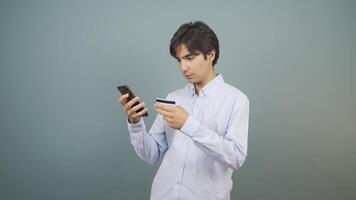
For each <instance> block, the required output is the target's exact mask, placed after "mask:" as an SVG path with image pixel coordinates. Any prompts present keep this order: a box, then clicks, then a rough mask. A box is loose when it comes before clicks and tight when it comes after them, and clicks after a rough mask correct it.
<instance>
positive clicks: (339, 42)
mask: <svg viewBox="0 0 356 200" xmlns="http://www.w3.org/2000/svg"><path fill="white" fill-rule="evenodd" d="M194 20H203V21H205V22H206V23H207V24H209V25H210V26H211V27H212V28H213V29H214V30H215V32H216V34H217V35H218V37H219V39H220V46H221V57H220V60H219V63H218V65H216V71H217V72H220V73H222V74H223V75H224V78H225V80H226V81H227V82H228V83H230V84H232V85H234V86H235V87H237V88H239V89H241V90H242V91H243V92H245V93H246V94H247V95H248V97H249V99H250V102H251V111H250V132H249V150H248V153H249V155H248V158H247V161H246V163H245V165H244V166H243V167H242V168H241V169H240V170H239V171H237V173H235V174H234V176H233V179H234V183H235V184H234V188H233V191H232V199H245V200H246V199H251V200H256V199H257V200H258V199H265V200H267V199H270V200H279V199H281V200H284V199H289V200H294V199H351V198H354V196H355V195H356V192H355V185H356V172H355V168H356V159H355V157H356V156H355V153H356V148H355V146H354V143H355V141H356V125H355V123H356V90H355V86H356V78H355V75H356V66H355V63H356V3H355V1H322V0H320V1H316V0H314V1H297V0H295V1H285V0H284V1H282V0H280V1H278V0H273V1H262V0H260V1H230V2H228V1H226V2H225V1H224V2H219V1H213V2H209V1H183V0H182V1H171V2H169V1H155V2H149V1H140V2H139V1H44V0H43V1H35V0H32V1H13V0H11V1H10V0H8V1H1V3H0V25H1V26H0V65H1V73H0V77H1V79H0V95H1V100H0V101H1V104H0V131H1V135H0V199H6V200H11V199H36V200H38V199H40V200H42V199H51V200H52V199H73V200H74V199H103V200H106V199H148V196H149V193H150V187H151V182H152V179H153V176H154V174H155V172H156V170H157V166H150V165H147V164H146V163H144V162H143V161H142V160H140V159H139V158H138V157H137V155H136V154H135V152H134V150H133V148H132V147H131V146H130V144H129V138H128V133H127V127H126V121H125V119H126V118H125V114H124V113H123V110H122V108H121V106H120V105H119V103H118V100H117V98H118V96H119V94H118V91H117V90H116V88H115V86H116V85H118V84H124V83H126V84H128V85H130V86H131V88H132V89H133V90H134V92H135V93H136V94H137V95H138V96H140V97H141V98H142V99H143V100H144V101H145V102H146V103H147V105H148V108H149V109H150V116H149V117H148V118H147V119H145V120H146V124H147V126H148V127H150V126H151V124H152V122H153V119H154V117H155V116H156V112H155V111H154V109H153V103H154V98H155V97H165V96H166V94H167V93H168V92H169V91H172V90H175V89H178V88H181V87H183V86H184V85H185V84H186V82H185V79H184V78H183V77H182V75H181V74H180V72H179V69H178V67H177V66H178V65H177V63H176V61H175V60H174V59H172V58H171V57H170V55H169V51H168V46H169V40H170V38H171V36H172V34H173V33H174V32H175V31H176V30H177V28H178V27H179V25H181V24H182V23H185V22H188V21H194Z"/></svg>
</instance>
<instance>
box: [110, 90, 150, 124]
mask: <svg viewBox="0 0 356 200" xmlns="http://www.w3.org/2000/svg"><path fill="white" fill-rule="evenodd" d="M117 89H118V90H119V91H120V93H121V94H122V95H125V94H128V97H127V101H126V103H128V102H130V101H131V100H132V99H134V98H135V97H136V96H135V95H134V93H133V92H132V91H131V89H130V88H129V86H127V85H121V86H117ZM120 102H121V100H120ZM121 103H122V102H121ZM139 104H140V102H139V101H136V102H135V103H134V104H133V105H132V106H131V108H134V107H135V106H137V105H139ZM144 109H145V108H144V107H141V108H139V109H138V110H136V112H135V113H140V112H141V111H143V110H144ZM142 116H143V117H147V116H148V113H147V112H146V113H144V114H143V115H142Z"/></svg>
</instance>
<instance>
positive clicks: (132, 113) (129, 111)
mask: <svg viewBox="0 0 356 200" xmlns="http://www.w3.org/2000/svg"><path fill="white" fill-rule="evenodd" d="M144 105H145V102H142V103H140V104H137V105H136V106H134V107H132V108H131V109H130V110H128V111H127V114H128V115H134V114H135V113H136V111H137V110H139V109H140V108H143V107H144Z"/></svg>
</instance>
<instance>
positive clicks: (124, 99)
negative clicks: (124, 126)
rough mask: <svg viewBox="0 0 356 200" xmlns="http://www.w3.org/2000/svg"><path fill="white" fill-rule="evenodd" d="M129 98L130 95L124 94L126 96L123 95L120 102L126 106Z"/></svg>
mask: <svg viewBox="0 0 356 200" xmlns="http://www.w3.org/2000/svg"><path fill="white" fill-rule="evenodd" d="M127 97H129V94H124V95H121V96H120V97H119V102H120V103H121V104H122V105H124V104H125V103H127Z"/></svg>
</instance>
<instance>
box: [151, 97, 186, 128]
mask: <svg viewBox="0 0 356 200" xmlns="http://www.w3.org/2000/svg"><path fill="white" fill-rule="evenodd" d="M154 106H155V109H156V111H157V112H158V113H159V114H161V115H162V116H163V119H164V120H165V121H166V122H167V124H168V125H169V126H170V127H171V128H174V129H180V128H182V127H183V125H184V123H185V121H186V120H187V119H188V116H189V113H188V112H187V111H185V110H184V108H182V107H180V106H174V105H166V104H163V103H156V104H155V105H154Z"/></svg>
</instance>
